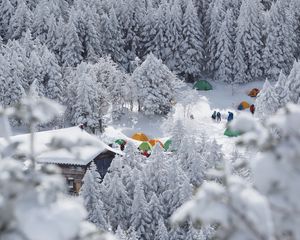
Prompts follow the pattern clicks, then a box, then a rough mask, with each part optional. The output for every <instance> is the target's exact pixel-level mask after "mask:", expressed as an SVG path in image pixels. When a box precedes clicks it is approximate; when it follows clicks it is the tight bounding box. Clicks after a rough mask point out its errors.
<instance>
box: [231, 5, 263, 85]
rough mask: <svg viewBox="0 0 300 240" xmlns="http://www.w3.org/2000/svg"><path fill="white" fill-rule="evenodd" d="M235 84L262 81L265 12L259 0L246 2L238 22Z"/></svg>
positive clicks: (242, 6)
mask: <svg viewBox="0 0 300 240" xmlns="http://www.w3.org/2000/svg"><path fill="white" fill-rule="evenodd" d="M237 21H238V22H237V37H236V49H235V53H234V55H235V63H234V68H235V78H234V82H235V83H245V82H249V81H255V80H260V79H261V78H262V76H263V60H262V53H263V48H264V44H263V26H264V18H263V10H262V4H261V3H260V1H259V0H244V1H243V3H242V5H241V10H240V16H239V18H238V20H237Z"/></svg>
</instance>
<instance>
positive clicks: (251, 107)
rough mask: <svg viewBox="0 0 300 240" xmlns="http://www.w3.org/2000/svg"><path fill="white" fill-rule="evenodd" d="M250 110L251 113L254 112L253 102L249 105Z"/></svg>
mask: <svg viewBox="0 0 300 240" xmlns="http://www.w3.org/2000/svg"><path fill="white" fill-rule="evenodd" d="M250 112H251V113H252V114H254V112H255V106H254V104H252V105H251V106H250Z"/></svg>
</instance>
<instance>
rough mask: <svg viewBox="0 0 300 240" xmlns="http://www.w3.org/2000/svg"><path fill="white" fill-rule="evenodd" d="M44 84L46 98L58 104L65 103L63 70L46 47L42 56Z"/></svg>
mask: <svg viewBox="0 0 300 240" xmlns="http://www.w3.org/2000/svg"><path fill="white" fill-rule="evenodd" d="M41 62H42V66H43V70H42V71H43V78H44V79H43V83H44V85H45V96H46V97H47V98H50V99H53V100H55V101H57V102H61V103H62V102H63V89H64V87H65V85H66V84H64V83H63V78H62V72H61V68H60V66H59V65H58V61H57V59H56V57H55V55H54V54H53V53H52V52H50V51H49V50H48V48H47V47H44V52H43V55H42V59H41Z"/></svg>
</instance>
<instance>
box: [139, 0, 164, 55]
mask: <svg viewBox="0 0 300 240" xmlns="http://www.w3.org/2000/svg"><path fill="white" fill-rule="evenodd" d="M167 11H170V5H169V4H168V3H167V1H164V2H163V3H162V4H160V6H159V8H158V9H155V10H154V9H153V11H151V12H150V13H151V14H152V15H150V14H149V15H148V17H149V19H148V21H151V22H149V23H150V26H148V24H149V23H148V22H146V26H145V29H144V30H149V27H151V28H152V30H151V31H150V36H148V37H146V39H145V41H147V42H145V48H146V54H149V53H153V54H154V55H155V56H156V57H157V58H159V59H162V60H165V58H166V52H165V49H166V48H167V44H168V43H167V42H168V39H167V36H166V32H167V27H168V24H167V19H166V15H167ZM146 34H147V33H144V35H146Z"/></svg>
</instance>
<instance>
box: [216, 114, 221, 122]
mask: <svg viewBox="0 0 300 240" xmlns="http://www.w3.org/2000/svg"><path fill="white" fill-rule="evenodd" d="M221 120H222V118H221V113H220V112H218V113H217V122H221Z"/></svg>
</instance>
